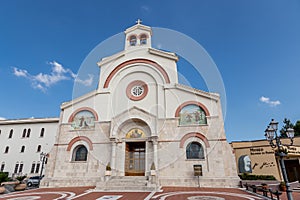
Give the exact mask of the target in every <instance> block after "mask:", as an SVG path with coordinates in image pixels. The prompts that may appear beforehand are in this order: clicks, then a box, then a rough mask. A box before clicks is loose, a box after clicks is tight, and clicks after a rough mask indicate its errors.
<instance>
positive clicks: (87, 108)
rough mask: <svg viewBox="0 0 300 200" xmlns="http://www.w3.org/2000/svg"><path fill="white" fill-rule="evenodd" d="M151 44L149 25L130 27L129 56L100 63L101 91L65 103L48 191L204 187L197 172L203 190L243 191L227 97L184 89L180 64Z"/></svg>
mask: <svg viewBox="0 0 300 200" xmlns="http://www.w3.org/2000/svg"><path fill="white" fill-rule="evenodd" d="M151 37H152V31H151V28H150V27H148V26H145V25H142V24H140V23H137V24H136V25H134V26H132V27H130V28H128V29H127V30H126V31H125V41H124V43H125V47H124V50H123V51H121V52H119V53H117V54H114V55H112V56H109V57H106V58H99V62H98V63H97V64H98V66H99V67H100V68H101V73H100V79H99V85H98V88H97V89H96V90H95V91H92V92H90V93H88V94H86V95H83V96H81V97H79V98H77V99H74V100H72V101H70V102H67V103H63V104H62V106H61V114H60V120H59V126H58V127H59V128H58V132H57V136H56V140H55V144H54V147H53V149H52V150H51V152H50V153H49V158H48V163H47V168H46V174H45V178H44V179H43V181H42V186H43V187H57V186H90V185H96V186H97V187H98V188H101V187H105V185H107V183H109V182H110V181H111V180H119V179H122V178H126V177H145V180H148V181H149V182H151V184H150V183H149V185H152V186H153V185H155V186H197V185H198V177H195V176H194V165H198V166H200V168H201V169H202V174H201V176H200V177H199V179H200V181H201V186H204V187H236V186H237V185H238V182H239V178H238V176H237V170H236V165H235V160H234V154H233V151H232V148H231V146H230V145H229V144H228V142H227V140H226V135H225V131H224V122H223V116H222V108H221V103H220V96H219V95H218V94H216V93H209V92H205V91H201V90H197V89H194V88H191V87H188V86H185V85H181V84H179V83H178V74H177V65H176V63H177V61H178V57H177V56H176V54H175V53H170V52H165V51H162V50H158V49H154V48H152V47H151ZM174 42H176V41H174ZM108 164H109V165H110V167H111V175H110V176H107V174H106V166H107V165H108ZM151 166H152V169H153V167H154V168H155V174H151V173H150V171H151Z"/></svg>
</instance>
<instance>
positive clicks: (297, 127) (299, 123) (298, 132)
mask: <svg viewBox="0 0 300 200" xmlns="http://www.w3.org/2000/svg"><path fill="white" fill-rule="evenodd" d="M294 131H295V136H300V120H298V121H297V122H296V124H295V126H294Z"/></svg>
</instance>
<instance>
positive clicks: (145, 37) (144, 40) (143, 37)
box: [140, 34, 147, 45]
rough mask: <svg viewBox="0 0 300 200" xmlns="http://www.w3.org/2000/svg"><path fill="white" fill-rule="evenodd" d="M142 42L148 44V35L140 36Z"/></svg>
mask: <svg viewBox="0 0 300 200" xmlns="http://www.w3.org/2000/svg"><path fill="white" fill-rule="evenodd" d="M140 44H141V45H143V44H147V35H146V34H142V35H141V36H140Z"/></svg>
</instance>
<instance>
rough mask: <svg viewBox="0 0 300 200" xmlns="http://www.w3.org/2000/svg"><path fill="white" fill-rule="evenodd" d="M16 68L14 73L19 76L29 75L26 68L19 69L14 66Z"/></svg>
mask: <svg viewBox="0 0 300 200" xmlns="http://www.w3.org/2000/svg"><path fill="white" fill-rule="evenodd" d="M13 69H14V75H15V76H18V77H20V76H21V77H27V76H28V72H27V71H26V70H24V69H18V68H16V67H14V68H13Z"/></svg>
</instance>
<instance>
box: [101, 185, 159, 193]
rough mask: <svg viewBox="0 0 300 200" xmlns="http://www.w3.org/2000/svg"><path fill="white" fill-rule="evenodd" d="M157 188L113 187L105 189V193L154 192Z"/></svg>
mask: <svg viewBox="0 0 300 200" xmlns="http://www.w3.org/2000/svg"><path fill="white" fill-rule="evenodd" d="M155 189H156V188H155V187H148V186H113V187H105V188H104V191H122V192H124V191H153V190H155Z"/></svg>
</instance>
